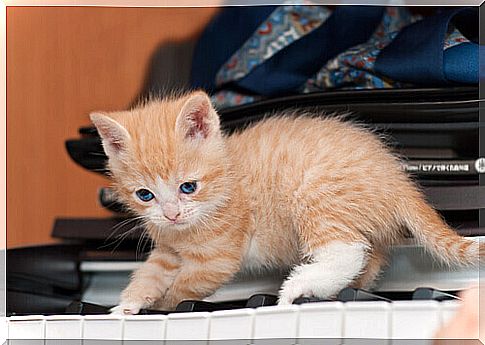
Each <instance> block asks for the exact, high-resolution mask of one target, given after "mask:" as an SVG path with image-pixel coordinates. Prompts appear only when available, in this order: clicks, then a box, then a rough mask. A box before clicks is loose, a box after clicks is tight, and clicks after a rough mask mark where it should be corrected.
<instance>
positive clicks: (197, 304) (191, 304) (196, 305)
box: [175, 301, 242, 312]
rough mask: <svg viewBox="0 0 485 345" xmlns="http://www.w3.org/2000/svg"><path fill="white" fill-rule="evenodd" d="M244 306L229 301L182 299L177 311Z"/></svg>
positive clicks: (211, 309) (213, 309)
mask: <svg viewBox="0 0 485 345" xmlns="http://www.w3.org/2000/svg"><path fill="white" fill-rule="evenodd" d="M239 308H242V307H241V306H239V305H235V304H228V303H212V302H205V301H182V302H180V303H179V304H178V305H177V307H176V308H175V311H178V312H197V311H216V310H229V309H239Z"/></svg>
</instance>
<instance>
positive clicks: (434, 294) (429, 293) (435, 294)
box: [413, 288, 460, 301]
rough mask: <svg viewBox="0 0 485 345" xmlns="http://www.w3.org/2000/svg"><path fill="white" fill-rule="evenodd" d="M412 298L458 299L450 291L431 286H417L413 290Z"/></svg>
mask: <svg viewBox="0 0 485 345" xmlns="http://www.w3.org/2000/svg"><path fill="white" fill-rule="evenodd" d="M413 300H434V301H446V300H460V298H459V297H457V296H455V295H454V294H452V293H448V292H444V291H440V290H436V289H432V288H417V289H416V290H414V292H413Z"/></svg>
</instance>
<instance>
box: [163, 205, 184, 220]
mask: <svg viewBox="0 0 485 345" xmlns="http://www.w3.org/2000/svg"><path fill="white" fill-rule="evenodd" d="M162 210H163V215H164V216H165V218H167V219H168V220H171V221H175V220H177V217H178V216H180V211H179V207H178V205H174V204H168V203H167V204H165V205H163V207H162Z"/></svg>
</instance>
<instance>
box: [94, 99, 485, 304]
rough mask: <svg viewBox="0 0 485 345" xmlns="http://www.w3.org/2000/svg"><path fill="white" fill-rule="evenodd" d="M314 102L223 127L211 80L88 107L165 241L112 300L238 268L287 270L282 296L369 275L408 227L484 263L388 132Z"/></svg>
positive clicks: (358, 281)
mask: <svg viewBox="0 0 485 345" xmlns="http://www.w3.org/2000/svg"><path fill="white" fill-rule="evenodd" d="M307 115H311V114H297V113H294V114H293V113H290V114H285V113H283V114H280V115H279V116H273V117H270V118H267V119H265V120H263V121H261V122H258V123H257V124H255V125H253V126H251V127H249V128H247V129H245V130H243V131H240V132H238V133H235V134H232V135H231V136H226V135H224V134H222V132H221V130H220V125H219V117H218V115H217V112H216V111H215V110H214V109H213V107H212V105H211V103H210V100H209V98H208V97H207V95H206V94H205V93H203V92H193V93H189V94H185V95H180V96H177V97H172V98H169V99H166V100H153V101H150V102H146V103H145V104H142V105H140V106H138V107H135V108H134V109H132V110H129V111H122V112H112V113H93V114H91V119H92V121H93V122H94V124H95V125H96V127H97V129H98V132H99V133H100V135H101V137H102V139H103V146H104V149H105V151H106V153H107V155H108V157H109V163H108V165H109V166H108V168H109V170H110V171H111V174H112V180H113V184H114V187H115V189H116V191H117V193H118V195H119V198H120V200H122V201H123V202H124V203H125V204H126V205H127V206H128V207H130V209H131V210H132V211H133V212H135V213H136V214H137V215H139V216H140V217H142V218H143V219H144V220H145V223H146V226H147V230H148V232H149V234H150V236H151V238H152V240H153V241H154V243H155V247H154V250H153V251H152V253H151V255H150V257H149V258H148V260H147V261H146V262H145V263H144V264H143V265H142V266H141V268H140V269H139V270H137V271H136V272H134V274H133V277H132V280H131V283H130V284H129V286H128V287H127V288H126V289H125V290H124V292H123V294H122V296H121V301H120V305H119V307H117V309H116V311H119V312H124V313H137V312H138V310H139V309H140V308H173V307H174V306H175V305H176V304H177V303H178V302H180V301H181V300H183V299H187V298H190V299H193V298H204V297H206V296H208V295H210V294H212V293H213V292H214V291H215V290H216V289H217V288H219V287H220V286H221V285H222V284H224V283H226V282H228V281H230V280H231V279H232V278H233V276H234V274H235V273H237V272H238V271H241V270H246V271H260V270H265V269H275V268H278V269H291V273H290V274H289V276H288V279H287V280H286V281H285V282H284V284H283V286H282V289H281V292H280V303H281V304H285V303H291V302H292V300H293V299H295V298H297V297H300V296H307V295H314V296H317V297H321V298H325V297H329V296H332V295H334V294H335V293H337V292H338V291H339V290H340V289H341V288H343V287H345V286H348V285H353V286H358V287H369V286H370V285H372V283H373V282H374V280H375V278H376V277H377V275H378V274H379V272H380V271H381V269H382V267H383V265H385V263H386V258H387V253H388V250H389V246H391V245H393V244H396V243H399V242H400V241H401V240H402V239H403V237H404V233H405V231H406V229H407V230H408V231H410V232H411V233H412V234H413V235H414V237H415V239H416V240H417V241H418V242H419V243H422V244H423V245H424V246H425V247H426V248H427V249H428V250H429V251H430V252H431V253H432V254H433V255H434V256H435V257H436V258H437V259H438V260H440V261H442V262H444V263H446V264H448V265H473V264H477V263H478V261H477V260H478V254H479V251H480V252H483V250H484V247H483V245H480V246H479V245H478V243H476V242H473V241H471V240H469V239H465V238H463V237H460V236H458V235H457V234H456V233H455V232H454V231H453V230H452V229H451V228H449V227H448V226H447V225H446V224H445V223H444V222H443V220H442V219H441V218H440V216H439V215H438V214H437V212H436V211H435V210H433V209H432V208H431V207H430V206H429V205H428V204H427V203H426V202H425V200H424V198H423V196H422V194H421V193H420V192H419V190H418V189H417V188H416V186H415V185H414V183H413V182H412V181H411V180H410V179H409V178H408V176H406V174H405V173H403V172H402V171H401V168H400V164H399V161H398V159H397V158H396V157H395V156H394V155H393V154H391V153H390V151H389V150H388V149H387V148H386V146H385V145H384V144H383V143H382V142H381V141H380V140H379V138H378V137H376V136H375V135H374V134H373V133H371V132H370V131H369V130H367V129H365V128H364V127H362V126H358V125H355V124H352V123H349V122H346V121H343V120H341V119H339V118H336V117H326V118H323V117H320V118H318V117H315V116H307ZM315 115H320V114H315ZM184 182H191V183H196V189H195V191H194V192H193V193H192V192H191V194H185V193H183V192H181V189H180V188H181V187H180V186H181V184H183V183H184ZM140 189H145V190H148V191H150V192H151V193H152V196H153V199H151V200H149V201H142V200H140V198H139V197H138V196H137V194H136V191H137V190H140Z"/></svg>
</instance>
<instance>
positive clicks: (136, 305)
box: [110, 297, 154, 315]
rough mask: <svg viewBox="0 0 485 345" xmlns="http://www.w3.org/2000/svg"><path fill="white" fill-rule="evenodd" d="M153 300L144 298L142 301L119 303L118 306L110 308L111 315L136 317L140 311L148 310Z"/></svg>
mask: <svg viewBox="0 0 485 345" xmlns="http://www.w3.org/2000/svg"><path fill="white" fill-rule="evenodd" d="M153 303H154V300H153V298H151V297H145V298H144V299H143V300H142V301H136V302H135V301H121V303H120V305H117V306H116V307H113V308H111V310H110V311H111V314H115V315H136V314H138V313H139V312H140V309H146V308H149V307H150V306H151V305H153Z"/></svg>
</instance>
